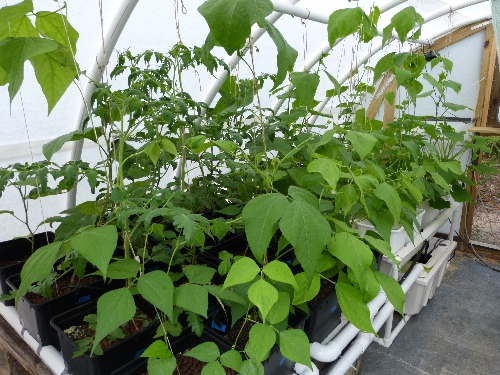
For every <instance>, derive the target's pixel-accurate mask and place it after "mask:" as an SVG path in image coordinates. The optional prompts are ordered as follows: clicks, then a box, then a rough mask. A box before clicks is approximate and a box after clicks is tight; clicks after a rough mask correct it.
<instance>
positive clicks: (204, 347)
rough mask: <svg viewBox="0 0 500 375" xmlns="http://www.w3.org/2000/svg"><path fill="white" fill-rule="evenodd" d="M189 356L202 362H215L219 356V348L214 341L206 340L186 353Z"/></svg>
mask: <svg viewBox="0 0 500 375" xmlns="http://www.w3.org/2000/svg"><path fill="white" fill-rule="evenodd" d="M184 355H185V356H187V357H193V358H196V359H197V360H199V361H202V362H213V361H215V360H217V358H219V355H220V352H219V348H218V347H217V345H216V344H215V343H214V342H210V341H209V342H204V343H201V344H199V345H197V346H195V347H194V348H193V349H191V350H190V351H188V352H186V353H184Z"/></svg>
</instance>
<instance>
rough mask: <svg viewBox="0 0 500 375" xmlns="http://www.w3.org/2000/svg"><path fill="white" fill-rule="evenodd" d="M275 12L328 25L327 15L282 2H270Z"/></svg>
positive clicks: (274, 0)
mask: <svg viewBox="0 0 500 375" xmlns="http://www.w3.org/2000/svg"><path fill="white" fill-rule="evenodd" d="M271 2H272V3H273V6H274V10H275V11H276V12H280V13H283V14H289V15H291V16H297V17H300V18H303V19H306V20H311V21H316V22H319V23H325V24H326V23H328V18H329V17H330V16H329V15H327V14H325V13H319V12H314V11H310V10H309V9H306V8H302V7H298V6H296V5H292V4H288V3H285V2H283V1H278V0H271Z"/></svg>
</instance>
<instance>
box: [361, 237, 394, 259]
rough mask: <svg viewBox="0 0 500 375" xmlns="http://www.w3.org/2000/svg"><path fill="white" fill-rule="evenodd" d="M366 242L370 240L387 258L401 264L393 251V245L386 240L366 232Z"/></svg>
mask: <svg viewBox="0 0 500 375" xmlns="http://www.w3.org/2000/svg"><path fill="white" fill-rule="evenodd" d="M363 238H364V239H365V241H366V242H368V243H369V244H370V245H371V246H372V247H373V248H374V249H375V250H377V251H378V252H379V253H380V254H383V255H385V256H386V257H387V258H389V259H390V260H392V261H393V262H394V263H395V264H399V263H400V262H399V260H397V259H396V257H395V256H394V254H393V253H392V251H391V245H390V244H389V243H387V242H386V241H383V240H380V239H378V238H375V237H372V236H370V235H367V234H365V236H364V237H363Z"/></svg>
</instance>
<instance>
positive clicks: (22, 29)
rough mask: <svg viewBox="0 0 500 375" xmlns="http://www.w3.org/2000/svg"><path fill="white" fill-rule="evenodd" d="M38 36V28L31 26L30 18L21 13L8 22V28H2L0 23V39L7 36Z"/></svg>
mask: <svg viewBox="0 0 500 375" xmlns="http://www.w3.org/2000/svg"><path fill="white" fill-rule="evenodd" d="M23 36H30V37H35V38H36V37H39V36H40V34H39V33H38V30H37V29H36V28H35V26H33V23H32V22H31V19H30V18H29V17H28V16H26V15H23V16H21V17H19V18H17V19H16V20H15V21H12V22H10V23H9V27H8V28H4V27H2V26H1V25H0V40H1V39H5V38H8V37H23Z"/></svg>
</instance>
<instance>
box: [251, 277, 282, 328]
mask: <svg viewBox="0 0 500 375" xmlns="http://www.w3.org/2000/svg"><path fill="white" fill-rule="evenodd" d="M248 298H249V299H250V301H251V302H252V303H253V304H254V305H255V306H257V307H258V308H259V310H260V313H261V315H262V320H263V321H265V320H266V316H267V313H268V312H269V310H270V309H271V307H272V306H273V305H274V304H275V302H276V301H277V300H278V291H277V290H276V288H275V287H274V286H272V285H271V284H269V283H268V282H267V281H265V280H263V279H259V280H257V281H256V282H254V283H253V284H252V286H250V288H249V289H248Z"/></svg>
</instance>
